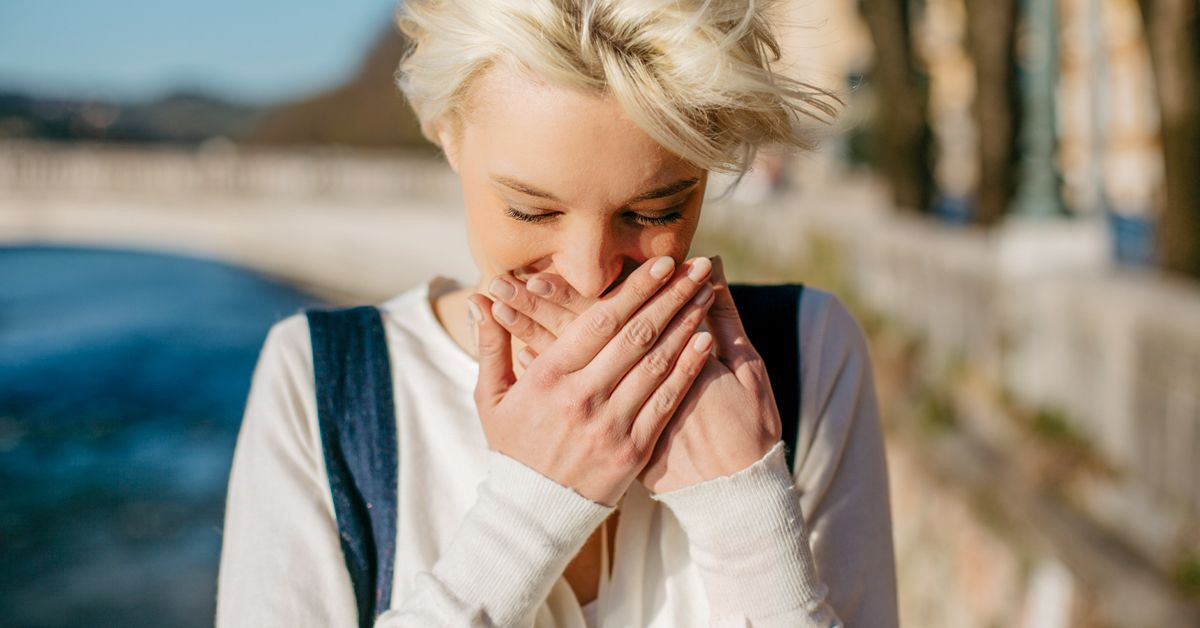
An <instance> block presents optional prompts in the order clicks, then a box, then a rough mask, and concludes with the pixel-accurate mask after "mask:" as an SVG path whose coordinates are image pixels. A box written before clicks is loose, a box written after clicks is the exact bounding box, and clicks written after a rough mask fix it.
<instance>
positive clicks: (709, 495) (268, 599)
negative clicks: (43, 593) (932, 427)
mask: <svg viewBox="0 0 1200 628" xmlns="http://www.w3.org/2000/svg"><path fill="white" fill-rule="evenodd" d="M454 287H456V285H455V284H454V283H453V282H451V281H449V280H446V279H443V278H434V279H433V280H432V281H431V282H429V283H427V284H422V285H419V286H417V287H415V288H413V289H410V290H408V291H405V292H404V293H402V294H400V295H398V296H396V297H394V298H392V299H390V300H388V301H387V302H385V303H383V304H382V305H381V308H382V309H383V310H384V312H385V316H384V327H385V333H386V336H387V342H388V348H389V356H390V359H391V363H392V373H393V387H394V390H395V407H396V415H397V422H398V424H397V428H398V432H397V438H398V441H399V448H400V452H399V485H400V486H399V500H398V513H397V528H398V530H397V539H396V541H397V542H396V560H395V572H394V573H395V577H394V584H393V590H392V608H391V609H390V610H388V611H387V612H386V613H384V614H383V615H381V616H380V617H379V619H378V620H377V621H376V623H375V626H376V627H377V628H400V627H408V626H421V627H436V626H493V625H497V626H533V627H536V628H552V627H554V628H584V626H585V623H584V615H583V612H582V610H581V608H580V605H579V603H578V601H577V599H576V597H575V595H574V593H573V591H572V589H571V587H570V585H569V584H568V583H567V582H566V580H565V578H563V577H562V573H563V570H564V569H565V567H566V565H567V564H568V563H569V562H570V561H571V559H572V558H573V557H574V555H575V554H576V553H577V552H578V551H579V549H580V548H581V547H582V545H583V543H584V541H586V540H587V538H588V537H589V536H590V535H591V533H592V532H593V531H595V529H596V528H597V527H598V526H599V525H600V523H601V522H602V521H604V519H606V518H607V517H608V515H609V514H611V512H612V511H613V509H614V508H620V509H621V517H620V522H619V524H618V526H617V530H616V538H615V539H613V540H612V542H611V543H610V545H609V547H611V550H608V551H606V559H607V558H608V554H611V560H612V566H613V567H612V574H611V578H610V577H609V576H608V574H607V571H604V572H602V573H603V575H602V576H601V586H600V592H599V597H598V598H597V599H596V602H595V603H596V607H595V612H596V615H597V617H598V621H599V622H600V625H603V626H606V627H618V626H619V627H626V626H670V627H673V628H679V627H686V626H704V625H709V626H737V627H739V628H740V627H744V626H754V627H755V628H767V627H776V626H778V627H783V626H789V627H790V626H829V625H839V622H840V623H841V624H844V625H848V626H868V627H871V628H877V627H878V628H887V627H889V626H895V625H896V623H897V619H896V593H895V568H894V561H893V554H892V538H891V518H890V513H889V505H888V489H887V474H886V467H885V464H884V451H883V442H882V436H881V432H880V425H879V416H878V410H877V407H876V400H875V391H874V383H873V380H872V374H871V366H870V358H869V355H868V352H867V346H866V343H865V341H864V339H863V335H862V332H861V330H860V329H859V327H858V325H857V323H856V322H855V321H854V319H853V318H852V317H851V315H850V314H849V313H848V312H847V311H846V309H845V308H844V307H843V305H842V304H841V303H840V302H839V301H838V300H837V298H836V297H834V296H833V295H831V294H829V293H828V292H824V291H821V290H817V289H814V288H807V287H806V288H805V292H804V296H803V298H802V300H801V310H800V323H799V324H800V339H801V353H802V363H801V373H802V379H803V382H802V390H801V395H802V407H801V416H800V417H799V420H800V429H799V436H798V440H797V451H798V452H799V453H798V456H797V462H796V472H795V475H794V476H793V475H790V474H789V473H788V469H787V463H786V460H785V458H784V449H783V442H782V441H780V442H779V443H776V445H775V447H774V448H773V449H772V450H771V451H770V452H768V453H767V454H766V455H765V456H764V457H763V458H762V459H760V460H759V461H758V462H755V463H754V464H752V465H751V466H749V467H747V468H746V469H743V470H741V471H739V472H737V473H734V474H731V475H729V476H725V477H721V478H716V479H713V480H709V481H707V482H704V483H701V484H698V485H694V486H690V487H686V488H683V489H679V490H676V491H671V492H668V493H663V494H658V495H651V494H650V493H649V492H648V491H647V489H646V488H645V487H644V486H642V485H641V484H640V483H639V482H636V481H635V482H634V483H633V484H632V485H631V487H630V489H629V490H628V492H626V494H625V495H624V496H623V497H622V498H621V501H620V502H619V503H618V504H617V506H615V507H609V506H605V505H603V504H599V503H596V502H593V501H591V500H590V499H587V498H585V497H583V496H582V495H580V494H579V493H577V492H575V491H574V490H572V489H570V488H568V487H565V486H562V485H560V484H558V483H556V482H554V481H553V480H550V479H549V478H547V477H545V476H543V475H541V474H539V473H538V472H536V471H534V470H533V469H531V468H529V467H527V466H525V465H524V464H522V463H520V462H518V461H517V460H515V459H513V458H510V457H508V456H506V455H504V454H501V453H499V452H496V451H492V450H490V449H488V447H487V442H486V439H485V437H484V434H483V431H482V427H481V426H480V424H479V418H478V415H477V413H476V410H475V406H474V402H473V400H472V390H473V387H474V383H475V379H476V376H477V374H478V363H477V362H476V361H475V360H474V359H473V358H471V357H470V355H469V354H467V353H466V352H464V351H463V350H462V349H461V348H460V347H459V346H458V345H457V344H455V343H454V341H453V340H452V339H451V338H450V336H449V335H448V334H447V333H446V331H445V330H444V329H443V328H442V327H441V325H440V324H439V323H438V322H437V320H436V318H435V316H434V313H433V310H432V306H431V301H430V299H431V296H433V295H434V294H436V293H439V292H441V291H444V290H450V289H453V288H454ZM311 351H312V349H311V345H310V342H309V335H308V326H307V321H306V319H305V317H304V316H303V314H294V315H292V316H290V317H288V318H286V319H284V320H282V321H280V322H278V323H276V324H275V325H274V327H272V328H271V330H270V332H269V334H268V335H267V339H266V341H265V343H264V345H263V348H262V352H261V355H260V357H259V361H258V365H257V367H256V369H255V372H254V377H253V381H252V385H251V389H250V394H249V398H248V400H247V404H246V412H245V417H244V420H243V423H242V427H241V431H240V432H239V435H238V440H237V446H236V450H235V454H234V460H233V468H232V472H231V475H230V479H229V493H228V498H227V503H226V513H225V527H224V532H223V534H224V542H223V545H222V548H221V567H220V575H219V580H218V595H217V625H218V626H224V627H232V626H254V627H261V626H296V627H300V626H322V627H342V626H345V627H352V626H357V623H356V615H357V611H356V609H355V604H354V596H353V593H352V588H351V584H350V578H349V575H348V572H347V571H346V567H345V563H344V562H343V558H342V551H341V548H340V545H339V541H338V532H337V523H336V518H335V516H334V511H333V504H332V499H331V497H330V491H329V484H328V479H327V477H326V475H325V465H324V462H323V458H322V452H321V439H320V432H319V429H318V425H317V412H316V400H315V393H314V385H313V372H312V353H311ZM784 420H789V417H784ZM790 420H796V419H795V417H791V418H790ZM664 506H665V507H664ZM806 522H807V523H806Z"/></svg>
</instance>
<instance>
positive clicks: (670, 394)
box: [629, 331, 713, 451]
mask: <svg viewBox="0 0 1200 628" xmlns="http://www.w3.org/2000/svg"><path fill="white" fill-rule="evenodd" d="M712 344H713V337H712V334H710V333H708V332H706V331H702V332H697V333H694V334H691V335H689V336H688V337H687V342H686V346H685V347H684V349H683V352H682V353H681V354H680V355H679V359H678V360H676V362H675V367H674V368H673V369H671V374H670V375H668V376H667V379H666V381H664V382H663V383H662V384H661V385H660V386H659V387H658V388H657V389H655V390H654V392H653V393H652V394H651V396H650V398H649V399H647V400H646V402H645V403H644V404H642V407H641V409H640V410H638V413H637V416H635V417H634V420H633V425H631V426H630V430H629V435H630V438H631V439H632V440H633V443H634V445H635V446H636V447H637V448H638V451H646V450H647V449H648V448H650V447H653V446H654V444H655V442H657V441H658V438H659V436H661V435H662V431H663V429H664V428H666V426H667V424H668V423H670V422H671V417H672V416H673V415H674V414H675V410H676V409H677V408H678V407H679V403H680V402H681V401H682V400H683V398H684V396H686V395H687V393H688V391H689V390H691V388H692V384H693V383H694V382H695V381H696V376H697V375H699V374H700V371H702V370H703V369H704V363H705V362H706V361H707V360H708V355H709V351H710V350H711V349H712Z"/></svg>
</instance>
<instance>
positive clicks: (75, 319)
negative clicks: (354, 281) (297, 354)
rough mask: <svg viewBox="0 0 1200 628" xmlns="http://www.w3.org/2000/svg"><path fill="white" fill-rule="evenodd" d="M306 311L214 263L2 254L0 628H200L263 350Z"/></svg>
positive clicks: (61, 252)
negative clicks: (288, 320) (282, 325)
mask: <svg viewBox="0 0 1200 628" xmlns="http://www.w3.org/2000/svg"><path fill="white" fill-rule="evenodd" d="M320 305H324V304H323V303H321V301H320V300H319V299H317V298H316V297H314V296H312V295H309V294H306V293H304V292H302V291H300V290H298V289H296V288H293V287H289V286H287V285H284V284H281V283H279V282H277V281H273V280H271V279H269V278H267V277H264V276H260V275H258V274H256V273H254V272H252V271H249V270H246V269H243V268H238V267H236V266H232V265H229V264H225V263H222V262H219V261H215V260H209V259H203V258H198V257H189V256H184V255H175V254H169V253H164V252H155V251H136V250H122V249H110V248H109V249H106V248H84V247H71V246H40V245H39V246H8V247H0V556H2V557H3V558H2V560H0V626H12V627H17V626H83V625H90V626H212V625H213V617H214V610H215V600H216V578H217V566H218V559H219V556H220V548H221V525H222V519H223V514H224V500H225V490H226V485H227V482H228V478H229V467H230V463H231V460H232V456H233V448H234V443H235V441H236V438H237V432H238V426H239V424H240V421H241V417H242V412H243V410H244V407H245V401H246V394H247V392H248V390H249V386H250V380H251V376H252V374H253V371H254V366H255V362H256V361H257V358H258V354H259V350H260V349H261V346H262V342H263V340H264V338H265V337H266V334H267V331H268V330H269V329H270V327H271V325H272V324H274V323H275V322H276V321H278V320H280V319H282V318H284V317H286V316H288V315H291V314H293V313H296V312H298V311H301V310H302V309H303V308H305V307H310V306H320Z"/></svg>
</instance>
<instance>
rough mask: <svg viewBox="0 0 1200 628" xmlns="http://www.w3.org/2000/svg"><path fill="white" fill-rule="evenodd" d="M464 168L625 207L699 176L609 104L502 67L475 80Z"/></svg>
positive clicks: (465, 131) (583, 200)
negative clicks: (626, 203)
mask: <svg viewBox="0 0 1200 628" xmlns="http://www.w3.org/2000/svg"><path fill="white" fill-rule="evenodd" d="M471 89H472V94H471V97H470V106H469V107H468V109H467V111H466V113H465V117H464V119H463V127H462V136H461V141H462V145H461V148H462V151H463V158H464V161H470V162H472V163H473V167H474V168H476V169H479V170H481V171H482V172H480V173H479V174H482V175H483V176H485V177H487V176H492V175H502V176H509V177H514V178H518V179H520V180H522V181H524V182H527V183H530V184H533V185H536V186H537V187H539V188H542V189H545V190H548V191H550V192H553V193H555V195H557V196H559V197H560V198H563V199H564V200H566V201H574V202H581V203H586V202H593V201H594V202H608V201H623V200H624V199H627V198H629V197H631V196H633V195H635V194H637V193H639V192H642V191H644V190H646V189H648V188H652V187H655V185H661V184H663V183H668V182H670V181H671V180H675V179H678V178H679V177H681V176H686V175H689V174H691V175H695V174H697V173H698V169H697V168H695V167H694V166H692V165H691V164H689V163H687V162H686V161H684V160H682V159H680V158H679V157H678V156H676V155H674V154H672V153H670V152H669V151H667V150H666V149H664V148H662V146H660V145H659V144H658V143H657V142H656V141H654V139H653V138H651V137H650V136H649V135H647V134H646V132H645V131H643V130H642V129H641V128H640V127H639V126H637V124H636V123H634V122H633V121H632V120H630V119H629V118H628V117H627V116H626V115H625V113H624V111H623V110H622V108H621V107H620V105H619V103H617V102H616V100H615V99H613V98H612V97H611V96H607V95H600V94H595V93H589V92H584V91H581V90H576V89H571V88H566V87H560V86H556V85H551V84H548V83H546V82H544V81H540V80H537V79H535V78H533V77H531V76H530V75H528V74H527V73H525V72H521V71H518V70H514V69H511V68H509V67H508V66H506V65H504V64H499V65H496V66H494V67H493V68H490V69H489V70H487V71H485V72H484V73H483V74H481V75H480V76H479V77H478V78H476V79H475V81H474V83H473V85H472V88H471Z"/></svg>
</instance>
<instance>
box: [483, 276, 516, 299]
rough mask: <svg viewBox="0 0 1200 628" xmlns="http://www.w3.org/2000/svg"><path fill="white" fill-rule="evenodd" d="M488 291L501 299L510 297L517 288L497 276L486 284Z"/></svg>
mask: <svg viewBox="0 0 1200 628" xmlns="http://www.w3.org/2000/svg"><path fill="white" fill-rule="evenodd" d="M488 292H490V293H492V294H493V295H495V296H497V297H500V298H501V299H511V298H512V296H513V295H514V294H516V293H517V289H516V288H514V287H513V286H512V284H510V283H508V282H507V281H504V280H503V279H501V278H499V277H497V278H495V279H493V280H492V283H490V284H488Z"/></svg>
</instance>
